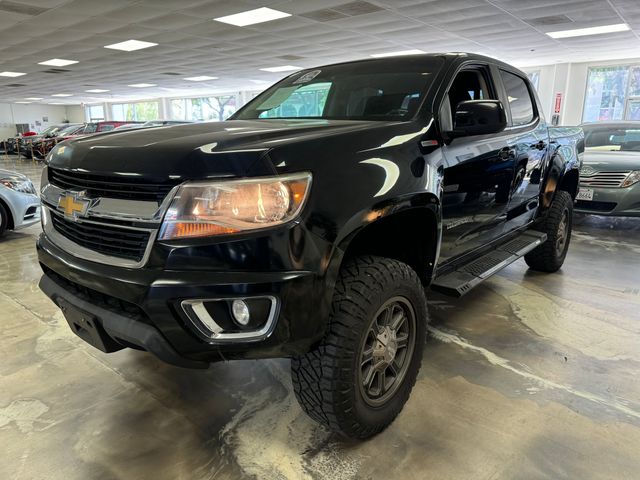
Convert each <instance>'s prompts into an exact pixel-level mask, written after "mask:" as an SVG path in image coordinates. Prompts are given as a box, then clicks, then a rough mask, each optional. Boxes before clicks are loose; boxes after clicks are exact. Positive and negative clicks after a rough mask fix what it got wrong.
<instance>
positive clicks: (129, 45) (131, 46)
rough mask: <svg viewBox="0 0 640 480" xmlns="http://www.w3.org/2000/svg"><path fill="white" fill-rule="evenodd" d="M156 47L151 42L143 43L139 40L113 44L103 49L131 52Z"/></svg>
mask: <svg viewBox="0 0 640 480" xmlns="http://www.w3.org/2000/svg"><path fill="white" fill-rule="evenodd" d="M156 45H158V44H157V43H153V42H143V41H140V40H127V41H126V42H120V43H114V44H112V45H105V46H104V48H110V49H111V50H123V51H125V52H133V51H134V50H142V49H143V48H149V47H155V46H156Z"/></svg>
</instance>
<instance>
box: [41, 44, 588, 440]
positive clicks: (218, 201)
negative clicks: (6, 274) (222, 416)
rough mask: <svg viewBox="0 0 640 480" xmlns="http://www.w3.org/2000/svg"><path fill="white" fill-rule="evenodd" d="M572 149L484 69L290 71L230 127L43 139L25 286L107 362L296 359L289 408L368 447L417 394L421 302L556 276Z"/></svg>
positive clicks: (564, 132)
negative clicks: (116, 358) (35, 278)
mask: <svg viewBox="0 0 640 480" xmlns="http://www.w3.org/2000/svg"><path fill="white" fill-rule="evenodd" d="M583 148H584V147H583V134H582V131H581V130H580V129H578V128H573V129H554V128H549V126H548V124H547V123H546V121H545V118H544V116H543V115H542V110H541V107H540V103H539V101H538V99H537V97H536V94H535V92H534V89H533V88H532V86H531V84H530V83H529V81H528V79H527V76H526V75H525V74H524V73H522V72H521V71H519V70H517V69H515V68H513V67H511V66H509V65H506V64H504V63H501V62H498V61H496V60H493V59H490V58H486V57H482V56H477V55H470V54H433V55H417V56H411V57H397V58H386V59H372V60H365V61H359V62H350V63H343V64H337V65H329V66H324V67H318V68H314V69H309V70H304V71H301V72H297V73H294V74H293V75H290V76H289V77H287V78H285V79H284V80H282V81H281V82H279V83H277V84H276V85H274V86H273V87H271V88H269V89H268V90H266V91H265V92H264V93H262V94H261V95H259V96H258V97H256V98H255V99H254V100H252V101H251V102H250V103H249V104H247V105H246V106H245V107H244V108H242V109H241V110H240V111H238V112H237V113H236V114H235V115H234V116H233V117H232V118H231V119H230V120H229V121H225V122H220V123H201V124H191V125H179V126H173V127H168V128H151V129H141V130H134V131H127V132H122V133H118V132H113V133H110V134H108V135H99V134H98V135H95V136H92V137H87V138H80V139H76V140H71V141H68V142H64V143H62V144H59V145H57V146H56V147H55V148H54V149H53V150H52V152H51V154H50V156H49V159H48V166H47V168H46V169H45V171H44V173H43V177H42V192H41V193H42V201H43V227H44V233H43V234H42V235H41V236H40V238H39V240H38V255H39V260H40V264H41V265H42V268H43V270H44V275H43V277H42V280H41V282H40V287H41V289H42V290H43V291H44V292H45V293H46V294H47V295H48V296H49V297H50V298H52V299H53V301H54V302H56V304H58V305H59V306H60V308H61V309H62V311H63V312H64V315H65V317H66V319H67V321H68V323H69V325H70V327H71V329H72V330H73V331H74V332H75V333H76V334H77V335H79V336H80V337H81V338H82V339H84V340H85V341H86V342H88V343H90V344H91V345H93V346H95V347H97V348H99V349H101V350H103V351H105V352H114V351H117V350H120V349H122V348H125V347H132V348H137V349H143V350H147V351H149V352H151V353H153V354H154V355H156V356H157V357H158V358H160V359H162V360H164V361H167V362H169V363H172V364H174V365H178V366H182V367H189V368H206V367H207V366H208V365H209V363H210V362H214V361H218V360H229V359H252V358H272V357H290V358H291V359H292V362H291V371H292V378H293V384H294V387H295V393H296V395H297V398H298V400H299V401H300V404H301V405H302V407H303V409H304V410H305V411H306V412H307V413H308V414H309V415H310V416H311V417H312V418H314V419H315V420H317V421H319V422H321V423H323V424H325V425H327V426H328V427H329V428H331V429H333V430H335V431H337V432H340V433H342V434H344V435H347V436H351V437H357V438H366V437H369V436H371V435H374V434H376V433H377V432H379V431H381V430H382V429H384V428H385V427H386V426H387V425H388V424H389V423H390V422H392V421H393V419H394V418H395V416H396V415H397V414H398V413H399V412H400V410H401V409H402V407H403V405H404V403H405V402H406V400H407V399H408V397H409V394H410V391H411V389H412V387H413V384H414V382H415V379H416V375H417V373H418V369H419V368H420V363H421V358H422V346H423V344H424V342H425V335H426V323H427V305H426V300H425V288H426V287H431V288H432V289H436V290H439V291H441V292H444V293H446V294H449V295H453V296H460V295H463V294H465V293H466V292H468V291H469V290H470V289H471V288H473V287H474V286H475V285H477V284H478V283H480V282H481V281H483V280H484V279H486V278H487V277H488V276H490V275H491V274H493V273H495V272H496V271H498V270H500V269H501V268H503V267H505V266H506V265H508V264H510V263H512V262H514V261H515V260H517V259H519V258H522V257H524V258H525V260H526V262H527V264H528V265H529V267H530V268H532V269H535V270H538V271H543V272H554V271H556V270H558V269H559V268H560V267H561V265H562V263H563V261H564V259H565V256H566V254H567V249H568V246H569V241H570V235H571V221H572V207H573V202H574V199H575V196H576V192H577V186H578V179H579V176H578V166H579V154H581V152H582V150H583Z"/></svg>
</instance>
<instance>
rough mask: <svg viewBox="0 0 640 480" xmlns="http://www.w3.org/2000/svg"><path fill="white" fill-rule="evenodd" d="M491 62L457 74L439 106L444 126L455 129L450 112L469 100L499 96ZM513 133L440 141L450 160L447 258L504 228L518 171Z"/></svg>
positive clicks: (445, 203) (446, 197) (444, 255)
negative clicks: (514, 179)
mask: <svg viewBox="0 0 640 480" xmlns="http://www.w3.org/2000/svg"><path fill="white" fill-rule="evenodd" d="M495 72H496V69H495V68H490V67H489V65H475V64H474V65H473V66H467V67H464V68H463V69H462V70H461V71H459V72H458V73H457V74H456V76H455V77H454V80H453V83H452V84H451V86H450V87H449V89H448V91H447V94H446V95H445V98H444V100H443V103H442V106H441V109H440V125H441V128H442V130H443V131H447V130H452V129H453V121H452V112H455V108H456V106H457V104H458V103H460V102H462V101H465V100H480V99H494V100H499V99H500V90H499V89H500V84H499V83H496V82H495V81H494V74H495ZM510 137H511V134H510V133H508V132H500V133H497V134H491V135H475V136H468V137H457V138H454V139H453V140H452V141H451V142H450V143H449V144H448V145H444V146H443V147H442V152H443V156H444V159H445V163H446V168H445V169H444V178H443V195H442V219H443V230H442V245H441V250H440V258H441V260H442V261H443V262H447V261H451V260H453V259H455V258H456V257H460V256H462V255H464V254H467V253H471V252H473V251H474V250H476V249H478V248H480V247H483V246H486V245H487V244H488V243H490V242H491V241H493V240H495V239H497V238H499V237H500V236H501V235H502V234H503V232H504V226H505V222H506V218H507V206H508V202H509V194H510V189H511V185H512V182H513V176H514V159H515V152H514V151H513V149H512V148H511V147H510V146H509V139H510Z"/></svg>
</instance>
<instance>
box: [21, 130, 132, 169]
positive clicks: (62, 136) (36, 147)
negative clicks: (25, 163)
mask: <svg viewBox="0 0 640 480" xmlns="http://www.w3.org/2000/svg"><path fill="white" fill-rule="evenodd" d="M142 123H143V122H118V121H105V122H91V123H85V124H82V125H79V126H78V125H76V126H75V127H69V128H67V129H65V130H62V131H61V132H60V133H59V135H58V136H56V137H53V138H45V139H42V140H41V141H40V142H37V143H34V144H33V155H34V157H35V158H37V159H39V160H43V159H44V158H45V157H46V156H47V154H48V153H49V152H50V151H51V149H52V148H53V147H54V146H56V145H57V144H58V143H60V142H63V141H65V140H70V139H72V138H78V137H84V136H86V135H93V134H95V133H106V132H110V131H112V130H113V129H115V128H116V127H119V126H121V125H129V124H142Z"/></svg>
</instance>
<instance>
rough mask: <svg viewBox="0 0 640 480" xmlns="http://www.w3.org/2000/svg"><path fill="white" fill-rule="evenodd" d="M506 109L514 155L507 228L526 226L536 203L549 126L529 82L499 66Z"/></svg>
mask: <svg viewBox="0 0 640 480" xmlns="http://www.w3.org/2000/svg"><path fill="white" fill-rule="evenodd" d="M499 72H500V74H499V77H500V82H501V83H502V87H503V92H502V95H503V98H504V100H503V103H504V104H505V107H506V109H507V118H508V122H509V126H508V127H507V129H506V131H505V133H506V134H507V135H508V138H507V142H508V147H509V149H510V150H511V151H512V152H514V154H515V159H514V160H515V163H514V180H513V184H512V185H511V188H510V191H509V204H508V208H507V224H506V230H507V231H510V230H513V229H515V228H518V227H521V226H523V225H526V224H527V223H528V222H530V221H531V219H532V218H533V215H534V214H535V211H536V210H535V209H536V207H537V206H538V200H539V193H540V187H541V181H542V179H543V178H544V169H545V168H546V164H547V153H548V151H549V129H548V125H547V123H546V121H545V119H544V116H543V115H542V113H541V111H540V108H539V105H538V102H537V98H536V96H535V93H534V92H533V89H532V86H531V84H530V82H529V81H528V80H527V79H526V77H524V76H522V74H520V73H518V72H516V71H507V70H503V69H500V70H499Z"/></svg>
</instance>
